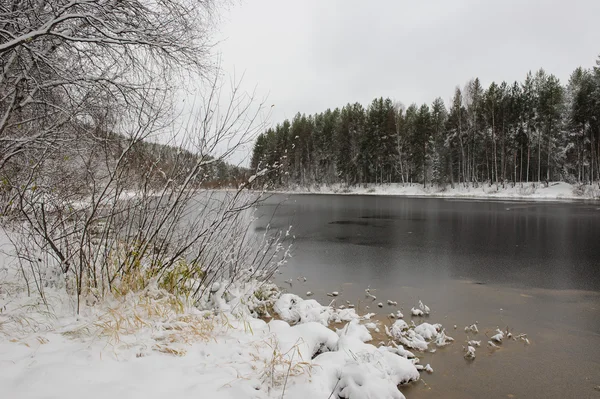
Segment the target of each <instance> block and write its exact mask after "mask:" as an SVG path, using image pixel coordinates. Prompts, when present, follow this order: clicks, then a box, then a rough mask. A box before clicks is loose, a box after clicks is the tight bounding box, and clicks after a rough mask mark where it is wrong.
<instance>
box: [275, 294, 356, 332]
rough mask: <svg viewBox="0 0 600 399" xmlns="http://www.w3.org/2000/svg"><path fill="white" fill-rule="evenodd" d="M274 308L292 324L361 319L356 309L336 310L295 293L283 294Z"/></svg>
mask: <svg viewBox="0 0 600 399" xmlns="http://www.w3.org/2000/svg"><path fill="white" fill-rule="evenodd" d="M273 310H274V311H275V312H276V313H277V314H278V315H279V317H281V319H283V320H285V321H286V322H288V323H292V324H302V323H308V322H317V323H321V324H323V325H325V326H326V325H328V324H329V323H330V322H333V323H340V322H343V321H351V320H358V319H360V317H359V316H358V314H357V313H356V311H355V310H354V309H339V310H335V309H333V308H332V307H331V306H323V305H321V304H320V303H319V302H317V301H316V300H314V299H302V298H300V297H299V296H298V295H294V294H283V295H281V296H280V297H279V299H278V300H277V301H276V302H275V304H274V305H273Z"/></svg>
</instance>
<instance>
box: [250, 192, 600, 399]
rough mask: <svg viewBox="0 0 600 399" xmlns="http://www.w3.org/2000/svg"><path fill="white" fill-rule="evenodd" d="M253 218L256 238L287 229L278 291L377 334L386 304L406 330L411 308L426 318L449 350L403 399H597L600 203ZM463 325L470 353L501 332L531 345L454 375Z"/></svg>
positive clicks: (293, 200) (317, 207) (322, 198)
mask: <svg viewBox="0 0 600 399" xmlns="http://www.w3.org/2000/svg"><path fill="white" fill-rule="evenodd" d="M259 212H260V214H261V218H260V219H259V220H258V221H257V222H256V224H255V229H256V230H257V231H260V230H263V229H264V227H265V226H266V224H267V223H270V226H271V227H273V228H282V229H287V227H288V226H289V225H292V226H293V229H292V232H293V234H295V242H294V251H293V255H294V256H293V258H292V259H291V260H290V262H289V263H288V265H287V266H286V268H285V269H284V270H283V273H282V274H280V275H278V280H279V281H280V282H283V281H284V280H287V279H289V278H293V281H294V282H293V284H292V286H291V287H290V286H289V285H287V284H283V286H284V287H286V288H287V289H288V290H289V291H291V292H294V293H297V294H300V295H304V293H306V291H308V290H310V291H313V292H314V293H315V298H316V299H318V300H320V301H321V302H327V303H328V302H329V301H331V298H329V297H327V296H326V293H327V292H331V291H339V292H340V294H341V295H340V297H339V298H336V301H337V302H336V304H345V303H346V301H351V302H352V303H354V304H355V305H357V307H358V308H359V310H360V311H362V312H367V311H379V313H380V314H379V315H378V319H379V320H381V321H382V323H384V324H391V322H392V321H391V320H389V319H386V314H388V313H390V312H392V311H395V310H397V309H396V308H394V307H388V306H385V307H384V309H378V308H377V306H376V302H379V301H381V302H383V303H384V304H385V303H386V300H387V299H392V300H395V301H397V302H399V308H401V309H402V310H403V312H404V314H405V315H406V316H408V313H410V308H411V307H412V306H415V305H416V304H417V303H418V300H419V299H422V300H423V301H424V302H425V303H426V304H427V305H429V306H430V307H431V308H432V315H431V316H430V319H429V320H428V321H429V322H439V323H442V324H444V326H445V327H446V328H447V329H448V332H449V335H451V336H453V337H454V338H455V339H456V342H455V343H454V344H453V345H452V346H450V347H448V348H444V349H441V350H438V351H437V352H436V353H435V354H425V355H423V357H424V359H423V361H424V362H428V363H431V365H432V367H433V368H434V370H435V372H434V373H433V374H431V375H428V374H423V375H422V380H423V381H421V382H419V383H418V384H415V385H413V386H411V387H408V388H403V392H404V393H405V394H406V395H407V397H408V398H409V399H410V398H421V397H423V398H437V397H449V398H470V397H473V398H477V397H484V396H487V397H492V398H496V397H499V398H500V397H516V398H525V397H527V398H538V397H539V398H550V397H552V398H562V397H573V398H587V397H590V398H600V391H599V390H597V389H596V387H597V386H600V203H557V202H536V203H530V202H514V201H510V202H507V201H474V200H448V199H433V198H427V199H423V198H400V197H377V196H329V195H295V196H289V197H287V196H273V197H271V198H269V199H268V200H267V201H266V203H265V205H264V206H263V207H261V208H260V210H259ZM298 276H305V277H306V278H307V282H306V283H303V282H299V281H297V279H296V277H298ZM366 287H370V288H371V289H372V291H373V292H374V293H375V295H377V297H378V299H377V301H375V303H374V302H372V301H371V300H369V299H368V298H366V297H365V295H364V289H365V288H366ZM367 306H369V308H370V309H367ZM406 318H407V319H410V317H406ZM416 321H418V320H416ZM475 321H478V322H479V326H480V330H481V333H480V334H479V336H477V337H474V338H476V339H481V340H483V343H484V344H485V342H486V341H487V338H486V337H485V333H486V331H487V332H488V333H489V332H492V331H493V330H494V329H495V328H496V327H500V328H502V329H505V328H507V327H508V328H510V329H513V330H514V332H516V333H520V332H524V333H527V334H528V335H529V338H530V340H531V345H529V346H526V345H524V344H522V343H520V342H507V343H505V345H503V347H502V348H501V349H500V350H498V351H496V352H493V353H492V352H491V351H489V350H488V349H487V348H481V349H479V350H478V351H477V359H476V360H475V361H474V362H472V363H469V362H466V361H465V360H464V359H463V358H462V345H463V344H464V341H465V339H466V335H465V333H464V332H463V330H462V329H463V328H464V326H466V325H468V324H471V323H473V322H475ZM454 325H457V327H458V329H457V330H454V329H453V326H454ZM382 338H383V337H382ZM598 388H599V389H600V387H598Z"/></svg>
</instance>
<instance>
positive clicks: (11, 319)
mask: <svg viewBox="0 0 600 399" xmlns="http://www.w3.org/2000/svg"><path fill="white" fill-rule="evenodd" d="M1 288H2V290H1V291H0V308H1V309H2V312H1V313H0V365H1V366H0V367H1V369H2V371H3V372H2V373H0V397H2V398H51V397H52V398H54V397H60V398H80V397H81V395H82V394H83V393H84V392H85V396H86V397H88V398H106V397H116V398H125V397H127V398H144V399H147V398H154V397H156V398H162V397H165V396H170V397H176V398H187V397H190V398H192V397H193V398H197V397H210V398H280V397H282V396H283V395H284V394H285V397H286V398H304V397H306V395H307V394H308V395H314V397H323V398H326V397H335V398H338V397H344V398H403V397H404V396H403V395H402V393H401V392H400V391H399V390H398V388H397V385H399V384H402V383H408V382H410V381H414V380H417V379H419V372H418V370H417V366H416V365H415V363H416V361H415V360H414V359H408V358H406V357H404V356H403V355H404V353H405V351H403V350H402V349H401V347H400V349H398V347H387V346H380V347H375V346H373V345H370V344H367V343H365V341H369V340H370V339H371V336H370V334H369V332H368V330H367V328H366V327H365V326H364V325H361V324H360V322H361V320H363V319H364V318H361V317H359V316H358V315H357V314H356V313H355V312H354V311H353V310H352V311H350V310H345V311H340V310H335V309H333V308H331V307H329V306H322V305H319V304H318V303H316V301H303V300H302V299H300V298H299V297H296V296H294V295H291V294H285V295H281V296H280V297H279V294H275V293H274V295H273V296H264V295H262V294H261V295H256V292H259V291H258V290H260V292H261V293H264V292H265V290H264V286H263V287H262V288H261V286H260V285H256V286H254V287H252V284H250V285H249V286H245V287H233V286H231V287H230V288H229V289H228V290H227V292H226V293H222V294H223V295H222V296H219V298H212V299H209V300H208V301H206V302H205V303H204V305H210V304H212V307H213V308H212V309H207V310H200V309H199V308H197V307H194V306H190V305H189V304H186V303H185V302H184V301H181V300H180V299H178V298H175V297H174V296H173V295H171V294H168V293H167V292H165V291H163V290H160V289H158V288H157V287H156V286H151V287H149V288H147V289H146V290H144V291H143V292H140V293H137V294H128V295H127V296H125V297H120V298H107V299H106V300H104V301H102V302H99V303H95V304H93V305H92V304H88V305H86V306H84V307H83V308H82V310H81V313H80V315H78V316H77V315H75V309H76V304H75V301H74V299H73V298H72V297H71V296H69V295H67V294H66V293H65V292H64V291H62V290H58V289H49V290H48V291H47V300H48V306H45V305H44V304H42V303H41V302H40V301H39V299H36V298H30V297H26V296H24V295H22V294H23V293H22V292H18V290H17V289H16V288H15V286H11V287H6V286H2V287H1ZM266 291H268V292H273V291H271V290H266ZM217 292H218V291H217ZM217 295H218V294H217ZM259 297H260V299H259ZM303 302H307V303H303ZM263 305H270V306H271V307H272V308H273V309H276V311H277V312H280V315H281V317H282V318H286V319H287V320H290V321H292V320H293V321H294V322H297V324H294V325H290V324H288V322H286V321H283V320H271V321H270V322H268V323H267V322H265V321H263V320H261V319H259V318H257V317H256V314H255V312H254V310H255V309H257V308H259V307H260V306H263ZM196 306H197V305H196ZM201 308H202V306H201ZM286 311H287V312H286ZM311 318H313V319H314V320H312V319H311ZM330 320H331V321H338V322H339V321H342V320H350V322H349V323H348V324H347V325H346V326H345V327H344V328H342V329H340V330H338V331H337V332H334V331H333V330H331V329H329V328H327V327H326V325H327V324H328V323H329V321H330Z"/></svg>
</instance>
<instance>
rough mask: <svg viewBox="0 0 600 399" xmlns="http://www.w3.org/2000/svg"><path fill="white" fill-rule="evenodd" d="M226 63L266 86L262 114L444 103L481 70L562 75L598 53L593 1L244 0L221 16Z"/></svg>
mask: <svg viewBox="0 0 600 399" xmlns="http://www.w3.org/2000/svg"><path fill="white" fill-rule="evenodd" d="M220 39H221V40H222V42H221V43H220V44H219V45H218V48H217V50H218V51H219V52H220V53H221V57H222V65H223V67H224V69H225V71H226V72H228V73H234V72H235V74H236V75H237V76H239V75H241V74H242V73H243V74H244V87H245V88H246V90H248V91H251V90H253V89H254V88H256V89H257V92H258V93H259V95H260V96H267V95H268V104H269V105H271V104H273V105H274V107H273V108H272V113H271V120H270V123H272V124H276V123H279V122H281V121H283V119H284V118H289V119H291V118H293V116H294V115H295V114H296V113H297V112H301V113H307V114H309V113H315V112H321V111H324V110H325V109H327V108H335V107H341V106H343V105H345V104H346V103H348V102H355V101H358V102H361V103H363V104H365V105H367V104H368V103H369V102H370V101H371V100H372V99H373V98H375V97H379V96H383V97H390V98H392V99H394V100H399V101H401V102H403V103H404V104H405V105H409V104H410V103H412V102H416V103H423V102H427V103H431V101H432V100H433V99H434V98H436V97H438V96H441V97H442V98H443V99H444V100H445V101H446V102H448V101H449V99H450V98H451V96H452V94H453V92H454V88H455V87H456V86H457V85H460V86H461V87H463V86H464V84H465V83H466V82H467V81H468V80H469V79H471V78H474V77H479V78H480V79H481V81H482V83H483V85H484V87H486V86H487V85H488V84H489V83H490V82H491V81H493V80H495V81H496V82H498V83H499V82H501V81H503V80H506V81H507V82H513V81H514V80H518V81H522V80H523V79H524V77H525V75H526V73H527V71H529V70H537V69H539V68H540V67H543V68H544V69H545V70H546V71H547V72H549V73H553V74H555V75H556V76H558V77H559V78H560V79H561V81H562V82H566V81H567V79H568V77H569V75H570V73H571V72H572V71H573V69H575V68H576V67H577V66H580V65H581V66H584V67H591V66H593V65H595V62H596V59H597V57H598V55H599V54H600V0H569V1H566V0H412V1H406V0H389V1H383V0H381V1H380V0H375V1H366V0H361V1H358V0H356V1H355V0H296V1H291V0H290V1H288V0H246V1H243V2H239V3H237V2H236V3H234V4H233V5H232V6H231V7H230V9H229V10H226V11H225V12H224V15H223V16H222V22H221V24H220Z"/></svg>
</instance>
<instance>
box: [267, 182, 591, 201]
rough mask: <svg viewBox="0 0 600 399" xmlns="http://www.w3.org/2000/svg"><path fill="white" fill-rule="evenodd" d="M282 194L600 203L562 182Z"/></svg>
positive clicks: (311, 190) (291, 191)
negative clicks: (593, 201) (580, 200)
mask: <svg viewBox="0 0 600 399" xmlns="http://www.w3.org/2000/svg"><path fill="white" fill-rule="evenodd" d="M276 192H280V193H285V194H338V195H397V196H408V197H445V198H479V199H486V198H494V199H527V200H561V199H563V200H577V199H600V189H599V188H598V187H597V186H594V187H592V186H585V187H584V189H583V190H580V189H579V188H578V186H575V185H572V184H569V183H565V182H550V183H549V184H548V186H547V187H546V185H545V184H543V183H542V184H540V183H537V182H536V183H523V184H521V183H518V184H516V185H515V186H514V187H513V186H512V184H505V185H504V187H502V184H498V185H496V184H492V185H490V184H489V183H480V184H478V185H477V186H473V185H469V186H468V187H465V185H464V184H455V186H454V188H451V187H449V186H448V187H446V188H445V189H441V188H440V187H430V186H428V187H426V188H423V185H422V184H416V183H415V184H402V183H389V184H367V185H361V186H352V187H347V186H344V185H342V184H334V185H330V186H310V187H295V188H292V189H288V190H284V191H276Z"/></svg>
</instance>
